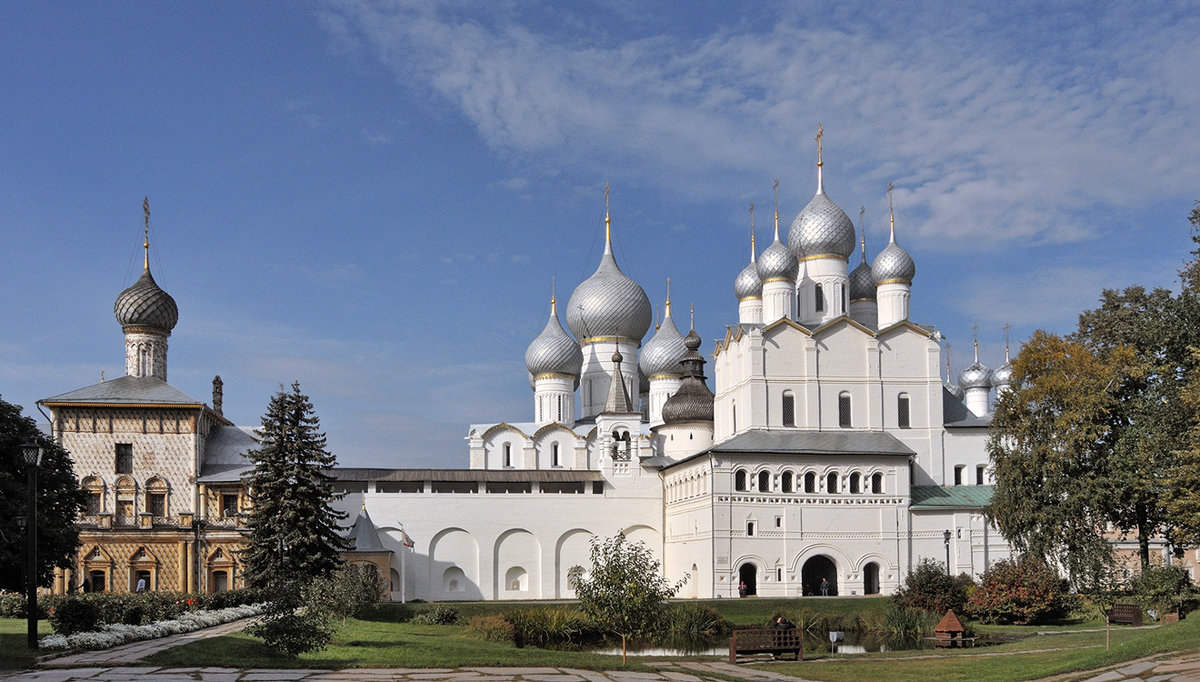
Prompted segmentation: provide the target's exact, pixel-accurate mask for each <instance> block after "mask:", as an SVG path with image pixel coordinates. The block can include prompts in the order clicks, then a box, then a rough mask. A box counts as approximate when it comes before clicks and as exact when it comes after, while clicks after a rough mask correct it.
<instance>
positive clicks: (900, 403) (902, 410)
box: [896, 393, 909, 429]
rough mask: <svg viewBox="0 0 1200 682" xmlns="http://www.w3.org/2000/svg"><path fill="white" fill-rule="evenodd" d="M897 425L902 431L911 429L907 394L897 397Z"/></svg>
mask: <svg viewBox="0 0 1200 682" xmlns="http://www.w3.org/2000/svg"><path fill="white" fill-rule="evenodd" d="M896 425H897V426H899V427H900V428H902V429H907V428H908V427H909V421H908V394H907V393H901V394H900V395H898V396H896Z"/></svg>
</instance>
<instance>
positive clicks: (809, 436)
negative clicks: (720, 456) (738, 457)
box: [712, 429, 916, 457]
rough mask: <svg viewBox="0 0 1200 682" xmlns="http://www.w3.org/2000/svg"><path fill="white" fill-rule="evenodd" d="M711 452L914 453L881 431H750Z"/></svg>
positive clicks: (893, 437) (714, 448) (898, 440)
mask: <svg viewBox="0 0 1200 682" xmlns="http://www.w3.org/2000/svg"><path fill="white" fill-rule="evenodd" d="M712 451H713V452H751V453H759V452H761V453H782V454H797V455H840V454H846V455H851V454H854V455H864V454H865V455H901V456H905V457H907V456H911V455H915V454H916V453H915V452H913V450H912V449H911V448H909V447H908V446H907V445H905V444H904V443H902V442H901V441H900V439H898V438H896V437H895V436H893V435H892V434H890V433H884V432H882V431H807V430H800V429H752V430H749V431H746V432H744V433H740V434H738V435H736V436H734V437H733V438H730V439H729V440H727V441H725V442H723V443H721V444H719V445H716V446H714V447H713V448H712Z"/></svg>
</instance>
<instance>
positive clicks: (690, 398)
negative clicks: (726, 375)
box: [654, 329, 713, 459]
mask: <svg viewBox="0 0 1200 682" xmlns="http://www.w3.org/2000/svg"><path fill="white" fill-rule="evenodd" d="M683 343H684V345H685V346H686V347H687V353H686V354H685V355H684V356H683V360H682V361H681V364H682V365H683V381H682V382H681V383H680V385H679V390H678V391H675V395H672V396H671V397H670V398H668V399H667V402H666V404H664V405H663V409H662V417H663V423H662V424H661V425H659V426H657V427H655V429H654V433H655V435H656V436H657V437H658V439H659V443H660V450H659V452H660V453H661V454H663V455H665V456H667V457H671V458H674V459H681V458H683V457H687V456H688V455H691V454H694V453H697V452H700V451H702V450H706V449H708V448H710V447H712V444H713V393H712V391H710V390H709V388H708V385H707V384H705V383H704V356H702V355H700V353H699V349H700V335H699V334H697V333H696V330H695V329H692V330H691V331H689V332H688V335H687V337H685V338H684V340H683Z"/></svg>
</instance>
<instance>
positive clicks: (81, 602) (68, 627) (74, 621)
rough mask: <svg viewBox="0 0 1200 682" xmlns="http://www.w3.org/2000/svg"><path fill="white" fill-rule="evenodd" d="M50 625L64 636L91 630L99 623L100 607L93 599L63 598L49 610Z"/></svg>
mask: <svg viewBox="0 0 1200 682" xmlns="http://www.w3.org/2000/svg"><path fill="white" fill-rule="evenodd" d="M50 625H51V626H52V627H53V628H54V631H55V632H56V633H58V634H60V635H63V636H66V637H69V636H71V635H73V634H75V633H77V632H91V631H92V630H95V629H96V628H97V627H98V626H99V625H100V609H99V607H98V606H97V604H96V601H95V600H93V599H84V598H78V599H65V600H63V601H62V602H61V603H60V604H58V606H56V607H54V608H53V609H52V610H51V611H50Z"/></svg>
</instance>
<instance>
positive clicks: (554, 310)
mask: <svg viewBox="0 0 1200 682" xmlns="http://www.w3.org/2000/svg"><path fill="white" fill-rule="evenodd" d="M550 314H551V315H553V316H555V317H558V297H557V296H555V294H554V277H553V276H551V277H550Z"/></svg>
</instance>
